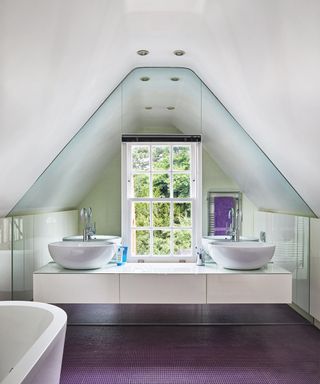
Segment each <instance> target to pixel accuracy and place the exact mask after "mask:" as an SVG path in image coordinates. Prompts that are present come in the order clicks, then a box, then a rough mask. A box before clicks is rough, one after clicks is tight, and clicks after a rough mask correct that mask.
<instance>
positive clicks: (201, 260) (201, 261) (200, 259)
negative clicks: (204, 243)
mask: <svg viewBox="0 0 320 384" xmlns="http://www.w3.org/2000/svg"><path fill="white" fill-rule="evenodd" d="M196 250H197V261H196V264H197V265H198V266H199V267H200V266H204V265H205V252H204V249H202V248H200V249H198V247H196Z"/></svg>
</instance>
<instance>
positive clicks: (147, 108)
mask: <svg viewBox="0 0 320 384" xmlns="http://www.w3.org/2000/svg"><path fill="white" fill-rule="evenodd" d="M144 109H146V110H147V111H150V109H152V107H149V106H148V107H144Z"/></svg>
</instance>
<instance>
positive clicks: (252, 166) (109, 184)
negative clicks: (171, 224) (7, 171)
mask: <svg viewBox="0 0 320 384" xmlns="http://www.w3.org/2000/svg"><path fill="white" fill-rule="evenodd" d="M106 96H107V95H106ZM124 133H131V134H135V133H148V134H152V133H154V134H171V133H172V134H179V133H181V134H197V135H198V134H199V135H202V143H203V154H202V217H203V222H202V233H203V234H204V235H207V234H208V227H209V226H208V224H209V223H208V214H207V212H208V200H207V197H208V193H209V192H210V191H240V192H241V193H242V210H243V223H242V232H243V235H247V236H250V235H253V234H254V233H255V231H256V228H257V226H256V216H255V215H256V212H257V211H259V210H260V211H261V210H263V211H273V212H277V213H290V214H293V215H296V216H313V213H312V211H311V210H310V209H309V207H308V206H307V204H306V203H305V202H304V201H303V200H302V199H301V197H300V196H299V195H298V194H297V193H296V191H295V190H294V189H293V188H292V186H291V185H290V184H289V183H288V182H287V180H286V179H285V178H284V177H283V175H282V174H281V173H280V172H279V171H278V170H277V168H276V167H275V166H274V164H272V162H271V161H270V160H269V159H268V158H267V156H266V155H265V154H264V153H263V152H262V151H261V150H260V149H259V147H258V146H257V145H256V144H255V143H254V141H253V140H252V139H251V138H250V137H249V136H248V135H247V134H246V132H245V130H244V129H243V128H242V127H241V126H240V125H239V124H238V122H237V121H236V120H235V119H234V118H233V116H232V115H231V114H230V113H229V111H227V110H226V109H225V108H224V106H223V104H222V103H221V102H220V101H219V100H218V99H217V98H216V97H215V95H214V94H213V92H212V90H209V89H208V88H207V87H206V85H205V84H204V83H203V82H202V81H201V79H200V78H199V77H198V76H197V75H196V74H195V73H194V72H192V71H191V70H189V69H185V68H138V69H135V70H133V71H132V72H130V73H129V74H128V75H127V76H126V78H125V79H124V80H123V81H122V82H121V83H120V84H119V86H118V87H117V88H116V89H115V90H114V92H113V93H112V94H111V95H109V96H108V97H107V98H106V100H105V101H104V102H103V103H102V104H101V106H100V107H99V109H98V110H97V111H96V112H95V113H94V114H93V115H92V116H91V117H90V118H89V120H88V121H87V122H86V124H85V125H84V126H83V127H82V128H81V129H80V130H79V132H78V134H77V135H75V136H74V138H73V139H72V140H71V141H70V142H69V143H67V145H66V146H65V148H64V149H63V150H62V151H61V152H60V153H59V154H57V157H56V158H55V160H54V161H53V162H52V163H51V164H50V165H49V166H48V168H47V169H46V170H45V172H44V173H43V174H42V175H41V176H40V177H39V178H38V180H37V181H36V182H35V183H34V185H33V186H32V187H31V188H30V189H29V191H27V192H26V194H25V195H24V196H23V197H22V199H21V200H20V201H19V202H18V204H17V205H16V206H15V207H14V209H13V210H12V212H11V216H13V224H12V228H13V243H12V244H13V260H12V276H13V296H14V298H17V299H19V298H23V299H31V298H32V273H33V271H34V270H36V269H39V268H40V267H41V266H42V265H44V264H46V263H47V262H48V261H50V255H49V254H48V251H47V244H48V243H49V242H52V241H59V240H61V239H62V237H65V236H69V235H75V234H80V233H81V232H82V224H81V222H80V221H79V217H78V212H79V210H80V209H81V208H82V207H91V208H92V210H93V220H94V222H95V224H96V229H97V234H105V235H121V135H122V134H124ZM292 217H294V216H292ZM306 220H307V219H306ZM268 231H269V229H268ZM305 252H306V254H307V250H306V251H305ZM10 273H11V272H10ZM298 290H299V292H300V291H301V292H303V293H302V295H303V296H304V297H305V296H306V292H305V291H303V290H302V288H301V287H300V286H299V287H298V286H297V294H296V297H298V296H299V292H298Z"/></svg>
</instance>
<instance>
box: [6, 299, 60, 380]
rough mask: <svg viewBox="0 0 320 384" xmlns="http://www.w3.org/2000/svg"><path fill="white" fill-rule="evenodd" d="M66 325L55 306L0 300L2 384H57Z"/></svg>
mask: <svg viewBox="0 0 320 384" xmlns="http://www.w3.org/2000/svg"><path fill="white" fill-rule="evenodd" d="M66 322H67V315H66V313H65V312H64V311H63V310H62V309H60V308H58V307H55V306H53V305H49V304H43V303H35V302H27V301H0V383H1V384H20V383H23V384H58V383H59V381H60V373H61V363H62V355H63V347H64V339H65V332H66Z"/></svg>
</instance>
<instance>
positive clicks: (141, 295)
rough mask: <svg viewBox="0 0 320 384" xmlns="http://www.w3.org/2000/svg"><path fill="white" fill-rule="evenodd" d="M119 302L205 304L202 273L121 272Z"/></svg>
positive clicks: (204, 276)
mask: <svg viewBox="0 0 320 384" xmlns="http://www.w3.org/2000/svg"><path fill="white" fill-rule="evenodd" d="M120 303H123V304H124V303H141V304H152V303H153V304H178V303H180V304H194V303H198V304H205V303H206V275H182V274H176V275H174V274H170V275H169V274H168V275H164V274H144V275H142V274H141V275H134V274H123V275H120Z"/></svg>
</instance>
